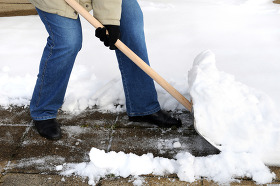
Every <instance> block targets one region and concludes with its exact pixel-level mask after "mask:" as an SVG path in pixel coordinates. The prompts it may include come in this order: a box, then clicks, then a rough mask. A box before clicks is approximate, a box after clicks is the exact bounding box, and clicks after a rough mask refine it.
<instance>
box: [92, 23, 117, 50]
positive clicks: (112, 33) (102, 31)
mask: <svg viewBox="0 0 280 186" xmlns="http://www.w3.org/2000/svg"><path fill="white" fill-rule="evenodd" d="M106 30H108V32H109V35H107V34H106ZM120 35H121V34H120V26H117V25H104V27H103V28H101V27H98V28H97V29H96V30H95V36H96V37H98V38H99V39H100V41H103V42H104V45H105V46H106V47H109V48H110V50H116V49H117V47H116V46H115V43H116V42H117V40H118V39H119V38H120Z"/></svg>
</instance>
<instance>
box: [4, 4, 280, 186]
mask: <svg viewBox="0 0 280 186" xmlns="http://www.w3.org/2000/svg"><path fill="white" fill-rule="evenodd" d="M139 3H140V5H141V7H142V9H143V12H144V18H145V31H146V40H147V45H148V51H149V56H150V62H151V64H152V67H153V68H154V69H155V70H156V71H157V72H158V73H159V74H161V75H162V76H163V77H164V78H165V79H167V80H168V81H169V82H170V83H171V84H172V85H173V86H174V87H175V88H177V89H178V90H179V91H180V92H182V93H183V94H184V95H185V96H187V97H188V98H189V96H190V95H189V88H190V90H191V94H192V95H191V96H192V97H193V99H194V109H195V118H196V121H197V126H198V127H200V128H199V129H200V130H201V131H203V129H204V131H203V135H205V136H207V137H209V138H210V139H212V140H213V141H214V142H215V143H218V144H222V145H223V152H222V154H220V155H217V156H211V157H205V158H195V157H192V156H191V155H190V154H188V153H184V154H178V155H177V159H176V160H168V159H164V160H162V161H161V162H164V163H158V158H154V157H152V156H151V155H147V156H141V157H137V156H135V158H132V159H131V158H130V156H132V155H125V154H121V155H120V154H114V153H111V154H108V155H104V152H101V151H99V150H96V149H93V150H92V153H91V162H90V163H84V164H82V165H83V166H81V165H80V164H78V165H75V166H71V168H72V172H75V173H76V174H79V175H84V176H89V177H90V180H91V182H92V183H94V180H95V181H96V180H98V178H99V176H103V175H104V174H107V173H108V174H110V173H113V174H115V175H121V176H122V175H123V174H122V171H123V169H126V168H127V167H125V166H124V165H126V163H127V162H130V163H131V164H133V161H134V160H135V161H139V159H144V161H146V160H147V159H148V160H147V161H149V162H153V166H155V167H152V168H151V167H150V169H149V170H148V171H146V170H143V172H141V171H142V169H140V170H139V169H137V171H138V172H133V171H134V168H131V169H127V171H130V170H131V172H126V173H125V175H129V174H131V175H134V176H137V175H139V174H146V173H154V174H165V173H176V174H177V175H178V176H179V178H180V179H181V180H186V181H193V180H194V179H195V178H199V177H200V176H205V177H208V178H211V179H213V180H215V181H219V182H227V181H231V179H232V177H235V176H248V177H252V178H253V179H254V180H255V181H257V182H258V183H267V182H270V181H271V179H272V178H273V177H274V175H273V174H272V173H270V172H269V171H268V169H267V167H266V166H265V165H264V163H263V162H267V161H262V160H263V159H262V158H263V157H262V156H255V155H256V154H258V155H259V154H261V153H259V152H256V151H255V145H252V144H254V143H255V142H260V141H259V140H258V139H260V137H263V138H264V141H262V142H263V143H262V144H261V145H260V148H259V149H260V150H264V149H265V147H269V150H271V149H272V150H276V151H277V150H279V149H278V148H279V143H277V142H279V137H278V136H279V135H278V136H277V134H279V123H280V122H279V117H278V113H279V111H280V107H279V105H280V97H279V96H278V95H280V86H279V83H278V80H279V79H280V75H279V74H280V73H279V72H280V63H279V59H280V52H279V51H278V50H279V48H280V37H279V36H280V33H279V28H280V22H279V17H280V7H279V5H276V4H273V3H272V2H271V1H270V0H215V1H214V0H176V1H171V0H140V1H139ZM0 23H1V24H0V56H1V58H0V64H1V65H0V105H1V106H9V105H10V104H17V105H28V104H29V100H30V98H31V95H32V91H33V87H34V84H35V80H36V74H37V73H38V66H39V60H40V56H41V54H42V50H43V47H44V45H45V41H46V37H47V33H46V31H45V30H44V27H43V24H42V23H41V22H40V20H39V17H38V16H26V17H9V18H0ZM82 25H83V33H84V43H83V49H82V51H81V52H80V54H79V55H78V58H77V60H76V64H75V67H74V69H73V73H72V76H71V79H70V83H69V87H68V90H67V95H66V99H65V104H64V106H63V109H64V110H65V111H70V112H76V111H82V110H84V109H85V108H86V107H88V106H89V107H90V106H93V105H98V106H99V108H100V109H101V110H103V111H105V110H110V111H124V109H125V108H124V107H123V108H115V106H114V105H116V104H124V102H125V100H124V95H123V91H122V86H121V81H120V74H119V71H118V65H117V61H116V59H115V56H114V52H111V51H109V50H108V49H107V48H104V47H103V44H102V43H100V42H99V41H98V39H96V38H95V37H94V30H93V29H92V27H91V26H90V25H89V24H88V23H86V21H85V20H84V19H82ZM206 49H210V50H211V51H212V52H213V53H214V54H215V56H216V60H210V61H209V56H210V59H213V58H212V57H211V56H213V55H212V54H211V53H208V54H209V55H208V54H205V53H203V54H202V55H200V58H197V63H196V64H202V66H200V67H199V69H200V71H198V72H202V73H197V71H196V70H195V69H196V68H197V67H196V66H195V65H194V66H193V62H194V59H195V57H196V56H197V55H198V54H199V53H201V52H202V51H204V50H206ZM210 54H211V55H210ZM198 59H199V60H198ZM213 61H214V63H213ZM216 68H217V69H216ZM213 69H214V71H213ZM190 70H191V72H192V73H188V71H190ZM222 71H223V72H225V73H223V72H222ZM228 74H231V75H233V76H234V78H233V76H229V75H228ZM204 75H206V78H205V76H204ZM209 75H210V76H211V75H213V77H214V79H211V78H210V79H211V81H210V80H209V81H208V76H209ZM188 77H190V78H188ZM200 85H201V86H200ZM206 85H211V86H212V85H213V88H215V89H213V90H216V91H215V92H211V87H209V86H208V87H207V86H206ZM219 85H221V86H219ZM231 85H232V86H231ZM249 87H252V88H249ZM217 88H220V89H217ZM228 88H231V89H230V91H231V92H230V94H225V92H228ZM157 90H158V93H159V101H160V103H161V105H162V107H163V108H164V109H168V110H173V109H175V108H179V109H183V107H182V106H181V105H179V104H178V103H177V102H176V101H175V100H174V99H173V98H171V96H169V95H168V94H167V93H166V92H165V91H164V90H162V89H161V88H160V87H158V86H157ZM195 90H200V91H198V92H196V91H195ZM235 91H236V93H235ZM240 92H241V93H242V94H240ZM262 92H264V93H262ZM203 93H204V94H203ZM265 94H266V95H267V96H268V97H270V98H271V100H272V101H270V98H268V97H267V96H266V95H265ZM229 95H230V96H229ZM227 96H229V97H231V96H232V99H230V98H229V97H227ZM219 98H221V99H219ZM239 98H241V99H243V100H248V101H249V102H248V103H250V104H251V105H246V103H244V102H240V103H243V104H237V105H233V106H232V105H231V106H230V107H229V105H230V104H229V103H235V102H234V100H235V101H236V100H238V99H239ZM203 99H205V102H202V101H201V100H203ZM223 99H224V101H222V100H223ZM229 99H230V100H229ZM227 100H228V102H227ZM239 101H242V100H239ZM222 103H224V105H223V104H222ZM274 104H275V105H276V108H275V107H274V106H275V105H274ZM247 106H248V107H247ZM223 108H225V109H228V112H227V113H231V114H232V115H233V116H237V118H238V119H237V120H236V122H231V121H233V119H235V118H236V117H234V118H233V119H228V117H227V115H226V114H225V112H224V109H223ZM211 109H213V112H210V111H211ZM219 109H221V110H219ZM243 111H244V112H243ZM251 111H252V112H251ZM205 113H207V114H205ZM217 114H220V116H221V117H220V118H218V120H215V119H216V117H215V116H216V115H217ZM205 121H207V122H208V123H207V124H205ZM228 121H230V122H229V124H228V123H227V122H228ZM240 121H244V125H242V126H244V127H242V126H241V125H240V123H239V122H240ZM252 121H254V122H256V125H254V124H252ZM266 123H267V125H266ZM223 124H224V125H223ZM225 125H229V126H230V127H224V126H225ZM210 129H211V132H212V134H210V132H209V131H210ZM212 129H215V130H213V131H212ZM248 130H250V131H255V132H254V133H248ZM260 130H264V131H265V133H262V136H260V134H261V133H260ZM221 131H223V132H224V133H223V134H225V135H220V134H221ZM230 131H231V132H232V133H230ZM237 132H240V133H237ZM213 134H214V136H215V134H216V136H217V138H213ZM226 134H232V135H226ZM237 134H238V135H237ZM231 137H232V138H231ZM238 137H239V138H241V139H240V140H239V142H242V141H243V142H244V141H246V143H245V144H244V146H235V147H236V148H233V149H231V148H230V147H231V145H233V146H234V145H235V144H234V143H233V142H234V139H236V138H238ZM246 145H247V146H246ZM237 147H242V148H239V149H238V148H237ZM94 153H96V154H97V155H98V154H101V155H102V156H101V155H100V157H102V158H101V159H98V158H97V159H98V162H104V163H105V162H107V161H108V159H110V158H112V156H114V157H116V158H120V159H122V160H123V162H124V164H121V165H118V166H119V167H118V166H117V167H114V166H113V165H112V166H113V167H110V166H109V165H108V166H109V167H103V166H101V167H100V163H99V164H96V162H95V158H96V156H94ZM272 154H273V153H272ZM106 157H109V158H108V159H106ZM133 157H134V156H133ZM273 159H274V157H273V156H272V157H270V160H271V161H273ZM270 163H271V162H270ZM272 164H273V162H272ZM101 165H102V164H101ZM169 165H170V166H169ZM79 166H80V167H79ZM136 166H137V164H136ZM65 167H67V166H65ZM73 167H74V168H73ZM81 167H82V168H83V169H84V170H85V171H84V172H81V171H80V170H81V169H79V168H81ZM68 168H69V166H68ZM169 168H173V169H172V170H171V169H169ZM211 168H212V169H211ZM83 169H82V170H83ZM93 169H95V170H97V171H99V172H97V174H91V172H92V170H93ZM116 170H118V171H119V172H118V173H116V172H115V171H116ZM154 170H156V171H154ZM158 170H161V171H158ZM214 170H215V171H214ZM70 172H71V171H70ZM222 173H224V174H222Z"/></svg>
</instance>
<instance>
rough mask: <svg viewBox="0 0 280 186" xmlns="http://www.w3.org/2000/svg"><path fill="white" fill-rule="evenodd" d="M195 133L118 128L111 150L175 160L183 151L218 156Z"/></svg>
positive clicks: (189, 131) (213, 149)
mask: <svg viewBox="0 0 280 186" xmlns="http://www.w3.org/2000/svg"><path fill="white" fill-rule="evenodd" d="M194 132H195V131H191V130H187V129H176V130H171V129H160V128H145V129H141V128H126V129H122V128H117V129H115V131H114V133H113V135H112V136H113V140H112V144H111V148H110V150H112V151H117V152H119V151H123V152H125V153H130V152H131V153H135V154H137V155H142V154H146V153H148V152H150V153H153V154H154V156H160V157H166V158H174V155H176V154H177V153H179V152H181V151H188V152H190V153H191V154H193V155H195V156H205V155H209V154H217V153H218V151H217V149H215V148H214V147H213V146H211V145H210V144H209V143H208V142H206V141H205V140H204V139H203V138H201V137H200V136H199V135H198V134H196V133H194Z"/></svg>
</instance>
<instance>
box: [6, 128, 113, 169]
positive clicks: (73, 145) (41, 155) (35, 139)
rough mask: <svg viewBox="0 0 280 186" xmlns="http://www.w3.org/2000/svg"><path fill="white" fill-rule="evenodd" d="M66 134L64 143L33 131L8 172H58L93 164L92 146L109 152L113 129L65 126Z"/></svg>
mask: <svg viewBox="0 0 280 186" xmlns="http://www.w3.org/2000/svg"><path fill="white" fill-rule="evenodd" d="M62 132H63V134H64V135H63V138H62V139H61V140H58V141H50V140H47V139H45V138H42V137H41V136H39V134H38V133H37V131H35V129H34V128H32V129H31V130H30V131H29V132H28V133H27V135H26V137H25V138H24V140H23V142H22V145H21V147H20V148H18V150H17V153H16V155H15V156H14V157H13V159H12V162H11V164H10V166H9V169H8V170H7V171H6V172H20V173H42V172H44V173H56V172H57V171H56V170H55V166H56V165H61V164H63V163H65V162H67V163H71V162H75V163H80V162H85V161H89V157H88V153H89V151H90V149H91V148H92V147H96V148H98V149H103V150H107V149H108V144H109V138H110V129H104V128H103V129H94V128H90V127H79V126H64V127H62Z"/></svg>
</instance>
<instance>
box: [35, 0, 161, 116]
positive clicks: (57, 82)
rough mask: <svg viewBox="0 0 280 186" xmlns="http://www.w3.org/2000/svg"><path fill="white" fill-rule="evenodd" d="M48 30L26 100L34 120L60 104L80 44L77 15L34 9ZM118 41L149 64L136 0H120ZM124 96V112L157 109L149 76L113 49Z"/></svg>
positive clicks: (135, 113)
mask: <svg viewBox="0 0 280 186" xmlns="http://www.w3.org/2000/svg"><path fill="white" fill-rule="evenodd" d="M37 12H38V14H39V16H40V18H41V20H42V22H43V23H44V25H45V28H46V30H47V32H48V34H49V37H48V39H47V44H46V46H45V49H44V51H43V55H42V58H41V62H40V67H39V74H38V77H37V82H36V85H35V88H34V92H33V96H32V99H31V103H30V112H31V117H32V119H34V120H46V119H52V118H56V115H57V111H58V109H59V108H60V107H61V106H62V104H63V100H64V96H65V92H66V88H67V85H68V81H69V77H70V74H71V71H72V68H73V65H74V62H75V58H76V56H77V54H78V52H79V51H80V49H81V47H82V28H81V22H80V19H79V18H78V19H70V18H66V17H62V16H59V15H56V14H50V13H47V12H44V11H41V10H39V9H37ZM120 30H121V41H122V42H123V43H125V44H126V45H127V46H128V47H129V48H130V49H131V50H132V51H134V52H135V53H136V54H137V55H138V56H139V57H140V58H142V59H143V60H144V61H145V62H146V63H148V64H149V60H148V54H147V49H146V43H145V36H144V29H143V14H142V11H141V8H140V6H139V4H138V2H137V0H123V1H122V15H121V22H120ZM116 56H117V59H118V63H119V69H120V71H121V75H122V82H123V87H124V92H125V98H126V108H127V114H128V115H129V116H141V115H148V114H152V113H155V112H157V111H159V110H160V105H159V103H158V100H157V93H156V90H155V86H154V82H153V80H152V79H151V78H150V77H149V76H148V75H146V74H145V73H144V72H143V71H142V70H141V69H140V68H139V67H137V66H136V65H135V64H134V63H133V62H132V61H131V60H130V59H128V58H127V57H126V56H125V55H124V54H122V52H120V51H119V50H116Z"/></svg>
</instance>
